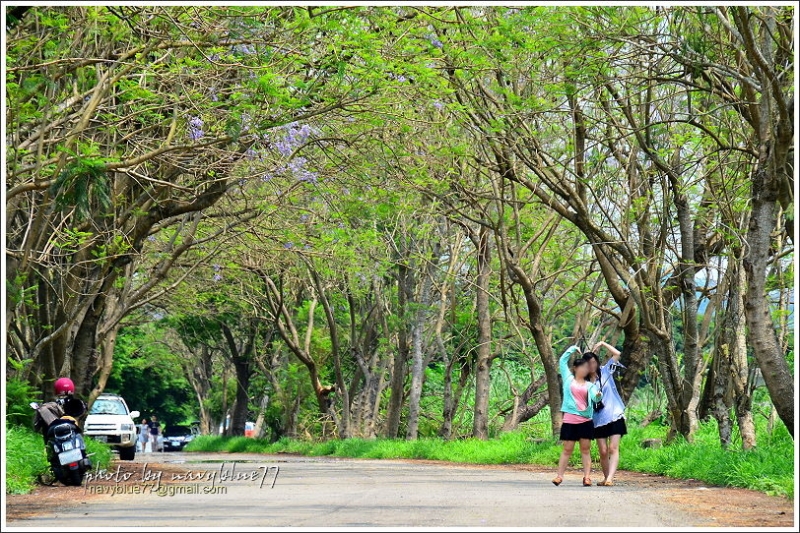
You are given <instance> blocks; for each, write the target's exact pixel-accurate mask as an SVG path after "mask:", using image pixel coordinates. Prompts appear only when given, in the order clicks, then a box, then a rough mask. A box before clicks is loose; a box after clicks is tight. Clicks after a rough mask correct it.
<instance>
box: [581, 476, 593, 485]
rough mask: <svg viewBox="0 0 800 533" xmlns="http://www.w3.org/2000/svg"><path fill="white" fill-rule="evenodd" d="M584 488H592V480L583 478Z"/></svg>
mask: <svg viewBox="0 0 800 533" xmlns="http://www.w3.org/2000/svg"><path fill="white" fill-rule="evenodd" d="M583 486H584V487H591V486H592V480H591V479H589V478H588V477H585V478H583Z"/></svg>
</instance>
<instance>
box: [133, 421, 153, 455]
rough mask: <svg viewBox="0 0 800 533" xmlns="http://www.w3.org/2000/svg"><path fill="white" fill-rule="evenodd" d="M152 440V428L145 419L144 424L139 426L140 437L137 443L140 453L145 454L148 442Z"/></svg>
mask: <svg viewBox="0 0 800 533" xmlns="http://www.w3.org/2000/svg"><path fill="white" fill-rule="evenodd" d="M149 440H150V426H149V425H148V424H147V419H146V418H143V419H142V423H141V424H139V436H138V438H137V439H136V443H137V445H138V446H139V451H140V452H142V453H144V452H145V451H146V450H147V441H149Z"/></svg>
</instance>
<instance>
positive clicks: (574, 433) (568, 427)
mask: <svg viewBox="0 0 800 533" xmlns="http://www.w3.org/2000/svg"><path fill="white" fill-rule="evenodd" d="M593 438H594V424H593V423H592V421H591V420H589V421H588V422H581V423H580V424H561V440H576V441H577V440H581V439H590V440H591V439H593Z"/></svg>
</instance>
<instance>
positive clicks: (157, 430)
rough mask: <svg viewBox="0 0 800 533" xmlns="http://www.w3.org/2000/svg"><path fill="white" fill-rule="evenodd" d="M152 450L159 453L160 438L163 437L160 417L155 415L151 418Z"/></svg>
mask: <svg viewBox="0 0 800 533" xmlns="http://www.w3.org/2000/svg"><path fill="white" fill-rule="evenodd" d="M149 426H150V449H151V450H152V451H154V452H157V451H158V436H159V435H161V423H160V422H159V421H158V417H157V416H156V415H153V416H152V417H151V418H150V424H149Z"/></svg>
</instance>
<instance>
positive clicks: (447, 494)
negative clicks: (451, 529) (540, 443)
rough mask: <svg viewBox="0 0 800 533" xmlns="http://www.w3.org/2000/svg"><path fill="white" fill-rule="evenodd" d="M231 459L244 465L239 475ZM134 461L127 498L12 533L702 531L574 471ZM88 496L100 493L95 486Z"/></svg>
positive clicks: (663, 507)
mask: <svg viewBox="0 0 800 533" xmlns="http://www.w3.org/2000/svg"><path fill="white" fill-rule="evenodd" d="M162 458H163V459H162ZM147 459H149V460H151V461H152V460H159V461H161V460H164V461H165V462H167V461H169V463H170V468H169V469H165V470H158V468H157V467H153V469H152V471H151V472H150V473H151V476H150V477H151V478H152V477H153V476H158V473H159V472H161V476H162V480H164V481H165V480H167V479H170V480H171V479H172V477H174V476H176V475H181V476H186V477H187V478H188V477H189V476H187V475H186V474H188V473H191V476H192V477H194V479H191V480H186V481H180V482H178V483H175V482H170V483H164V482H163V481H162V484H161V487H162V492H161V495H159V493H157V492H150V489H151V487H155V486H156V485H153V484H154V483H156V482H157V479H150V480H146V479H142V478H143V477H144V478H146V477H148V476H147V475H143V473H144V472H146V470H145V464H144V461H145V460H147ZM231 460H235V461H236V467H235V472H234V471H233V464H232V463H231ZM136 461H137V462H138V463H141V467H142V472H140V473H137V474H136V475H133V476H132V477H131V478H130V479H128V480H127V481H126V482H120V483H119V484H118V485H116V486H119V487H121V488H120V489H108V490H124V491H126V492H123V493H120V494H115V495H106V496H103V497H101V498H93V499H91V500H90V501H88V502H87V503H86V504H85V505H80V506H78V507H76V508H72V509H65V510H61V511H59V512H58V513H57V514H53V515H49V516H38V517H34V518H30V519H24V520H15V521H13V522H11V523H10V524H9V525H11V526H13V527H35V528H37V529H44V528H51V527H53V528H55V527H64V526H68V527H81V528H86V527H108V526H109V525H111V524H113V525H114V527H115V528H119V527H133V526H141V525H147V526H150V527H159V526H181V527H192V526H197V527H201V526H202V527H207V526H222V527H242V526H251V527H252V526H258V527H274V526H295V527H334V526H341V527H357V526H376V527H382V526H383V527H389V526H395V527H402V526H412V527H413V526H416V527H426V528H430V527H437V526H460V527H499V526H505V527H569V526H571V527H620V526H625V527H672V526H687V525H703V524H704V523H705V521H704V520H702V519H701V518H699V517H697V516H694V515H688V514H686V513H684V512H681V511H679V510H677V509H676V508H675V507H673V506H671V505H670V504H668V503H666V502H665V501H663V499H662V498H663V494H662V493H661V492H660V491H658V490H652V489H651V490H645V489H642V488H639V487H636V486H633V485H632V486H628V487H626V486H616V487H591V488H589V487H582V486H581V485H580V479H581V478H580V474H579V473H577V472H575V473H570V474H569V476H568V477H567V480H566V481H565V482H564V484H563V485H561V486H560V487H554V486H553V485H552V483H551V482H550V479H551V477H552V473H532V472H524V471H519V470H510V469H492V468H482V467H469V466H450V465H439V464H435V465H431V464H420V463H412V462H404V461H388V460H380V461H377V460H376V461H372V460H352V459H333V458H307V457H294V456H289V457H287V456H264V455H250V454H235V455H231V454H202V455H198V454H181V453H172V454H163V455H162V454H158V455H152V456H144V455H143V456H139V457H137V458H136ZM223 461H224V463H223ZM276 470H277V477H276V476H275V473H276ZM197 476H202V479H197ZM226 476H227V479H226V478H225V477H226ZM273 482H274V486H273ZM262 483H263V486H262ZM148 484H149V485H148ZM88 486H89V489H90V490H92V489H91V487H92V486H93V484H92V481H89V482H88ZM95 486H97V485H96V484H95ZM106 486H114V485H106ZM137 486H138V487H139V489H135V488H134V487H137ZM170 487H173V488H172V489H170ZM215 487H216V488H215ZM134 491H140V492H142V491H143V493H134ZM170 491H172V494H170ZM176 492H177V493H176ZM179 492H183V493H179ZM576 510H579V511H576Z"/></svg>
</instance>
